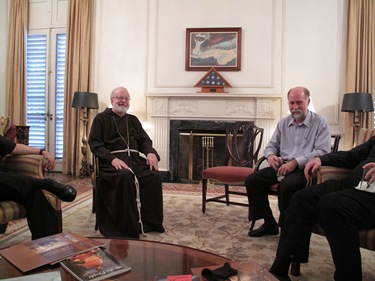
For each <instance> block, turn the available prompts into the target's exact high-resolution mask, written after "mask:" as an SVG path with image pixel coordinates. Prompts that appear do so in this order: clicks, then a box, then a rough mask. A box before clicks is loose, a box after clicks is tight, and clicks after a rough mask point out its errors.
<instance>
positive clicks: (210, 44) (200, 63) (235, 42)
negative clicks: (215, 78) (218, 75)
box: [185, 27, 242, 71]
mask: <svg viewBox="0 0 375 281" xmlns="http://www.w3.org/2000/svg"><path fill="white" fill-rule="evenodd" d="M241 33H242V28H241V27H222V28H187V29H186V55H185V70H187V71H207V70H209V69H211V68H212V67H214V68H215V69H217V70H218V71H240V70H241Z"/></svg>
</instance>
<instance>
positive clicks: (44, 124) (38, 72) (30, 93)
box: [26, 29, 66, 160]
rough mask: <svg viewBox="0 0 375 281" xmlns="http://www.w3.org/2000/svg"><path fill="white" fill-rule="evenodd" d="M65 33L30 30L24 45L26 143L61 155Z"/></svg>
mask: <svg viewBox="0 0 375 281" xmlns="http://www.w3.org/2000/svg"><path fill="white" fill-rule="evenodd" d="M65 50H66V34H65V32H64V31H61V30H58V29H52V30H38V31H32V32H31V31H30V32H29V34H28V36H27V47H26V124H27V125H28V126H30V133H29V145H30V146H34V147H39V148H46V149H47V150H48V151H50V152H51V153H53V154H54V156H55V158H56V159H57V160H58V159H62V157H63V139H64V138H63V129H64V128H63V127H64V126H63V125H64V78H65Z"/></svg>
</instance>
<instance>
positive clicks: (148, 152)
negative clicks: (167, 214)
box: [88, 87, 164, 238]
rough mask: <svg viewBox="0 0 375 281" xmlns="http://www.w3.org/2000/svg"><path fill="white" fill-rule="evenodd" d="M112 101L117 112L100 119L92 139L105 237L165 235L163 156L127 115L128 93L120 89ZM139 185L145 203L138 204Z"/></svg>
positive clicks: (98, 214) (107, 111) (98, 212)
mask: <svg viewBox="0 0 375 281" xmlns="http://www.w3.org/2000/svg"><path fill="white" fill-rule="evenodd" d="M110 98H111V104H112V108H107V109H105V110H104V111H103V112H101V113H99V114H98V115H97V116H96V117H95V119H94V121H93V123H92V126H91V131H90V136H89V141H88V142H89V145H90V148H91V151H92V153H93V154H94V155H95V156H96V157H97V158H98V159H99V178H98V181H97V184H96V202H95V211H96V220H97V225H98V227H99V230H100V232H101V233H102V234H103V235H104V236H111V237H131V238H139V235H140V233H142V232H150V231H157V232H160V233H163V232H164V227H163V225H162V223H163V194H162V180H161V176H160V174H159V172H158V161H159V160H160V157H159V155H158V153H157V152H156V150H155V149H154V148H153V147H152V141H151V139H150V138H149V136H148V135H147V133H146V132H145V131H144V129H143V128H142V125H141V122H140V121H139V119H138V118H137V117H136V116H134V115H131V114H128V113H126V112H127V110H128V109H129V101H130V95H129V92H128V91H127V89H126V88H123V87H118V88H115V89H114V90H113V91H112V93H111V96H110ZM140 153H142V154H143V156H145V158H144V157H142V156H141V154H140ZM133 173H134V174H133ZM138 183H139V184H138ZM138 186H139V196H140V203H141V204H138V203H137V202H139V201H137V197H138V196H137V189H138V188H137V187H138ZM139 209H140V210H139Z"/></svg>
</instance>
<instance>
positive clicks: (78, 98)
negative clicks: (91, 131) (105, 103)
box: [72, 92, 99, 178]
mask: <svg viewBox="0 0 375 281" xmlns="http://www.w3.org/2000/svg"><path fill="white" fill-rule="evenodd" d="M72 107H75V108H78V110H79V109H80V108H83V109H84V111H83V118H82V121H83V136H82V147H81V152H82V162H81V169H80V175H79V176H80V178H83V177H84V176H86V175H90V174H89V169H88V168H87V123H88V118H87V113H88V110H89V109H90V108H92V109H98V108H99V103H98V94H96V93H90V92H75V93H74V96H73V102H72Z"/></svg>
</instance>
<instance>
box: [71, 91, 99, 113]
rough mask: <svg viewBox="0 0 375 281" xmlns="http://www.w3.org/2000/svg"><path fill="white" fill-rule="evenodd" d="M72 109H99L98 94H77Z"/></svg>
mask: <svg viewBox="0 0 375 281" xmlns="http://www.w3.org/2000/svg"><path fill="white" fill-rule="evenodd" d="M72 107H78V108H85V107H86V108H95V109H96V108H99V102H98V94H96V93H90V92H75V93H74V97H73V102H72Z"/></svg>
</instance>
